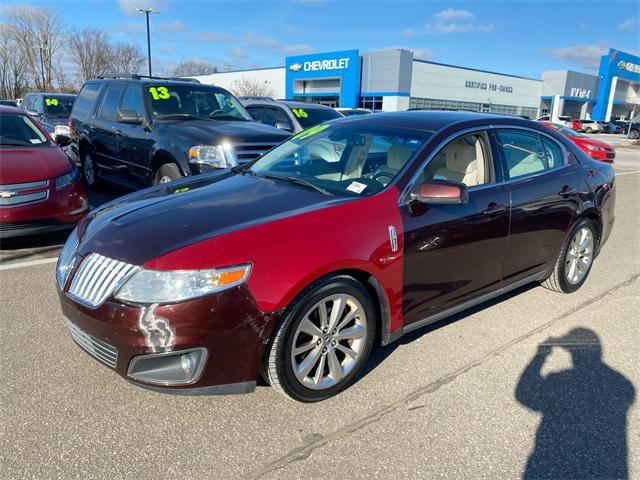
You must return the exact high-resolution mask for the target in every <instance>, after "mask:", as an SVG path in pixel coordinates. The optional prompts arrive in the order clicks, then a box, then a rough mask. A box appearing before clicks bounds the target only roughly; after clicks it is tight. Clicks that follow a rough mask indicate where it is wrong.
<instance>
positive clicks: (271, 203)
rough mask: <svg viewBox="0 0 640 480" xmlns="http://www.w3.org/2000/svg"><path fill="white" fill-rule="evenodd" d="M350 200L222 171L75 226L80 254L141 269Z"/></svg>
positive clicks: (128, 199) (112, 206)
mask: <svg viewBox="0 0 640 480" xmlns="http://www.w3.org/2000/svg"><path fill="white" fill-rule="evenodd" d="M352 200H353V199H350V198H344V197H333V196H327V195H323V194H321V193H319V192H315V191H312V190H307V189H305V188H304V187H300V186H296V185H290V184H287V183H285V182H282V181H279V180H276V181H273V180H268V179H261V178H256V177H253V176H251V175H248V174H245V175H239V174H235V173H232V172H231V171H229V170H225V171H223V172H216V173H213V174H209V175H202V176H197V177H190V178H188V179H184V180H181V181H178V182H172V183H170V184H166V185H161V186H159V187H154V188H150V189H147V190H143V191H141V192H136V193H133V194H130V195H127V196H125V197H122V198H120V199H118V200H115V201H113V202H111V203H109V204H106V205H104V206H103V207H101V208H99V209H98V210H96V211H94V212H92V213H91V214H90V215H89V216H87V217H86V219H85V220H84V221H83V222H82V223H81V224H80V225H79V227H78V231H79V235H80V239H81V242H80V247H79V252H80V254H82V255H84V254H87V253H90V252H96V253H100V254H101V255H104V256H107V257H110V258H114V259H117V260H121V261H125V262H128V263H131V264H134V265H143V264H145V263H147V262H148V261H150V260H153V259H155V258H157V257H160V256H162V255H165V254H167V253H170V252H172V251H174V250H177V249H179V248H182V247H185V246H187V245H191V244H193V243H196V242H198V241H201V240H204V239H207V238H210V237H213V236H216V235H221V234H225V233H228V232H230V231H235V230H238V229H241V228H245V227H248V226H253V225H256V224H258V223H265V222H269V221H274V220H278V219H281V218H284V217H289V216H293V215H297V214H301V213H304V212H308V211H310V210H314V209H318V208H323V207H327V206H330V205H334V204H339V203H343V202H346V201H352Z"/></svg>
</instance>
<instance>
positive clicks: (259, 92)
mask: <svg viewBox="0 0 640 480" xmlns="http://www.w3.org/2000/svg"><path fill="white" fill-rule="evenodd" d="M231 91H232V92H233V94H234V95H235V96H237V97H272V96H273V95H274V92H273V88H271V84H270V83H269V82H267V81H264V82H263V81H260V80H257V79H253V78H247V77H242V78H240V79H239V80H236V81H235V82H233V83H232V84H231Z"/></svg>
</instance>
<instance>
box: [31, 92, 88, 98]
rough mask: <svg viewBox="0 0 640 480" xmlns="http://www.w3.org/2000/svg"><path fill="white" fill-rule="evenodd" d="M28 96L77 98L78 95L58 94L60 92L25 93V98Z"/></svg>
mask: <svg viewBox="0 0 640 480" xmlns="http://www.w3.org/2000/svg"><path fill="white" fill-rule="evenodd" d="M27 95H47V96H49V97H50V96H56V97H77V96H78V95H77V94H75V93H58V92H29V93H25V94H24V96H25V97H26V96H27Z"/></svg>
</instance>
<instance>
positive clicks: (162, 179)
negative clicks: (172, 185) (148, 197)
mask: <svg viewBox="0 0 640 480" xmlns="http://www.w3.org/2000/svg"><path fill="white" fill-rule="evenodd" d="M181 178H182V173H180V169H179V168H178V166H177V165H176V164H175V163H165V164H164V165H161V166H160V168H158V170H157V171H156V174H155V176H154V179H153V184H154V185H160V184H161V183H169V182H173V181H174V180H179V179H181Z"/></svg>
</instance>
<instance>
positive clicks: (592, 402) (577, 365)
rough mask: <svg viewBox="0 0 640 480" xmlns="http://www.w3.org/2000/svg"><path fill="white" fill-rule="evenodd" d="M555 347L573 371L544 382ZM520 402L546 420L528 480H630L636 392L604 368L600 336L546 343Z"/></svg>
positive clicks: (578, 332) (521, 388) (520, 389)
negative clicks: (569, 359) (629, 438)
mask: <svg viewBox="0 0 640 480" xmlns="http://www.w3.org/2000/svg"><path fill="white" fill-rule="evenodd" d="M554 347H560V348H564V349H566V350H567V351H568V352H569V353H570V354H571V357H572V360H573V368H571V369H568V370H564V371H561V372H557V373H551V374H550V375H548V376H546V377H544V376H543V375H542V373H541V370H542V367H543V365H544V362H545V360H546V358H547V356H548V355H549V354H550V353H551V351H552V349H553V348H554ZM515 396H516V399H517V401H518V402H520V403H521V404H522V405H524V406H525V407H527V408H529V409H531V410H534V411H536V412H540V413H541V414H542V420H541V422H540V426H539V427H538V432H537V434H536V443H535V447H534V450H533V452H532V453H531V456H530V457H529V460H528V462H527V466H526V469H525V471H524V473H523V478H524V479H525V480H529V479H534V478H535V479H542V478H544V479H577V478H579V479H588V478H607V479H626V478H628V476H629V474H628V466H627V411H628V409H629V407H630V406H631V405H632V404H633V401H634V397H635V390H634V388H633V385H632V384H631V382H630V381H629V380H627V378H625V377H624V375H622V374H621V373H619V372H617V371H615V370H613V369H612V368H610V367H609V366H608V365H606V364H605V363H603V361H602V347H601V345H600V339H599V338H598V336H597V335H596V333H595V332H593V331H592V330H589V329H587V328H576V329H573V330H571V331H570V332H569V333H568V334H567V335H565V336H564V337H561V338H549V339H547V340H546V341H545V342H543V343H541V344H540V345H539V346H538V351H537V353H536V356H535V357H534V358H533V360H532V361H531V362H530V363H529V365H528V366H527V367H526V368H525V370H524V372H522V375H521V377H520V381H519V382H518V386H517V387H516V392H515Z"/></svg>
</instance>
